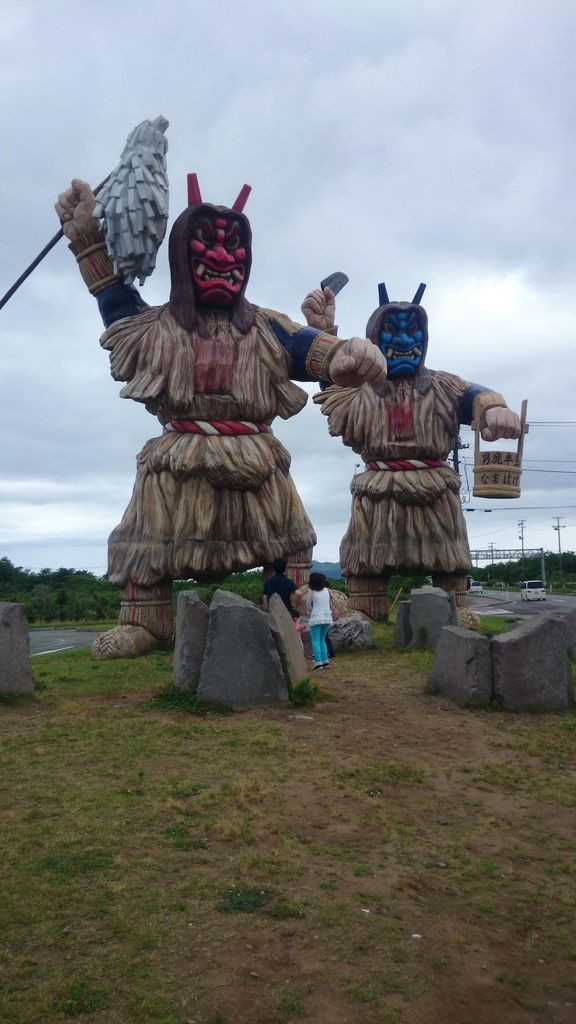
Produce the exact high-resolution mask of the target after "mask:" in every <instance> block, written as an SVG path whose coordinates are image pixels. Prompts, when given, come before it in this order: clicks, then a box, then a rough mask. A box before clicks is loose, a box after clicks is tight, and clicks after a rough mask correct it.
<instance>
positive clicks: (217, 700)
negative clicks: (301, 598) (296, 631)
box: [197, 590, 288, 706]
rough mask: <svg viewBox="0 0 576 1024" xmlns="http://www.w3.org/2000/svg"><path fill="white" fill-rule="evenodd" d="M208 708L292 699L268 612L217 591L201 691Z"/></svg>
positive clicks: (200, 694)
mask: <svg viewBox="0 0 576 1024" xmlns="http://www.w3.org/2000/svg"><path fill="white" fill-rule="evenodd" d="M197 695H198V700H201V701H204V702H205V703H208V704H232V705H237V706H238V705H242V704H271V703H274V702H275V701H287V700H288V688H287V686H286V680H285V678H284V673H283V671H282V665H281V663H280V657H279V655H278V651H277V650H276V645H275V643H274V641H273V639H272V633H271V631H270V624H269V620H268V615H267V614H266V612H262V611H260V609H259V608H256V606H255V605H253V604H252V602H251V601H246V600H245V598H243V597H239V596H238V595H237V594H231V593H229V592H227V591H225V590H217V591H216V593H215V594H214V597H213V598H212V604H211V605H210V617H209V621H208V636H207V640H206V649H205V652H204V660H203V662H202V669H201V672H200V684H199V686H198V690H197Z"/></svg>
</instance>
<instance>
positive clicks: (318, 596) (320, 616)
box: [306, 572, 332, 669]
mask: <svg viewBox="0 0 576 1024" xmlns="http://www.w3.org/2000/svg"><path fill="white" fill-rule="evenodd" d="M308 587H309V590H308V597H307V598H306V605H307V607H308V611H309V612H310V620H309V625H310V637H311V640H312V654H313V657H314V668H315V669H317V668H328V666H329V664H330V663H329V661H328V651H327V650H326V634H327V632H328V630H329V629H330V626H331V625H332V610H331V608H330V589H329V587H327V586H326V577H325V576H324V575H323V574H322V573H321V572H311V573H310V579H309V581H308Z"/></svg>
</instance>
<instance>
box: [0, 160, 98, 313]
mask: <svg viewBox="0 0 576 1024" xmlns="http://www.w3.org/2000/svg"><path fill="white" fill-rule="evenodd" d="M109 177H110V175H109V174H108V175H107V176H106V177H105V178H104V181H101V182H100V184H99V185H97V186H96V188H95V189H94V195H95V196H97V195H98V193H99V192H100V190H101V189H103V188H104V185H105V184H106V182H107V181H108V178H109ZM63 236H64V229H63V228H60V230H59V231H57V232H56V234H55V235H54V237H53V238H51V239H50V241H49V242H48V245H45V246H44V248H43V249H42V252H39V253H38V255H37V257H36V259H34V260H32V263H31V264H30V266H28V267H26V270H25V271H24V272H23V273H22V274H20V277H19V278H18V280H17V281H15V282H14V284H13V285H12V287H11V288H9V289H8V291H7V292H6V294H5V295H3V296H2V298H1V299H0V309H2V307H3V306H5V305H6V303H7V302H8V299H11V298H12V296H13V295H14V292H17V291H18V289H19V287H20V285H21V284H24V281H25V280H26V278H27V277H30V274H31V273H32V271H33V270H36V267H37V266H38V264H39V263H41V262H42V260H43V259H44V257H45V256H47V255H48V253H49V252H50V250H51V249H53V248H54V246H55V245H56V244H57V243H58V242H59V241H60V239H61V238H63Z"/></svg>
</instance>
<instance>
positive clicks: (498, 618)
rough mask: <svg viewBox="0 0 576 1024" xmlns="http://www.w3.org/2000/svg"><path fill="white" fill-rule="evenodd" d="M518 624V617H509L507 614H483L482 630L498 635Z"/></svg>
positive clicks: (481, 620) (481, 618)
mask: <svg viewBox="0 0 576 1024" xmlns="http://www.w3.org/2000/svg"><path fill="white" fill-rule="evenodd" d="M515 625H516V619H513V618H508V617H507V616H506V615H481V616H480V632H481V633H491V634H492V636H498V635H499V634H500V633H508V632H509V631H510V629H511V628H512V626H515Z"/></svg>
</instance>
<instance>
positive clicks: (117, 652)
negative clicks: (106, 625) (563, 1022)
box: [92, 626, 159, 660]
mask: <svg viewBox="0 0 576 1024" xmlns="http://www.w3.org/2000/svg"><path fill="white" fill-rule="evenodd" d="M158 643H159V640H158V639H157V637H155V636H154V634H153V633H150V631H149V630H147V629H144V626H114V629H109V630H108V631H107V632H106V633H102V635H101V636H99V637H97V639H96V640H95V641H94V643H93V645H92V657H93V658H95V659H98V660H105V659H109V658H137V657H138V656H139V655H140V654H146V651H149V650H150V649H151V648H152V647H156V645H157V644H158Z"/></svg>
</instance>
